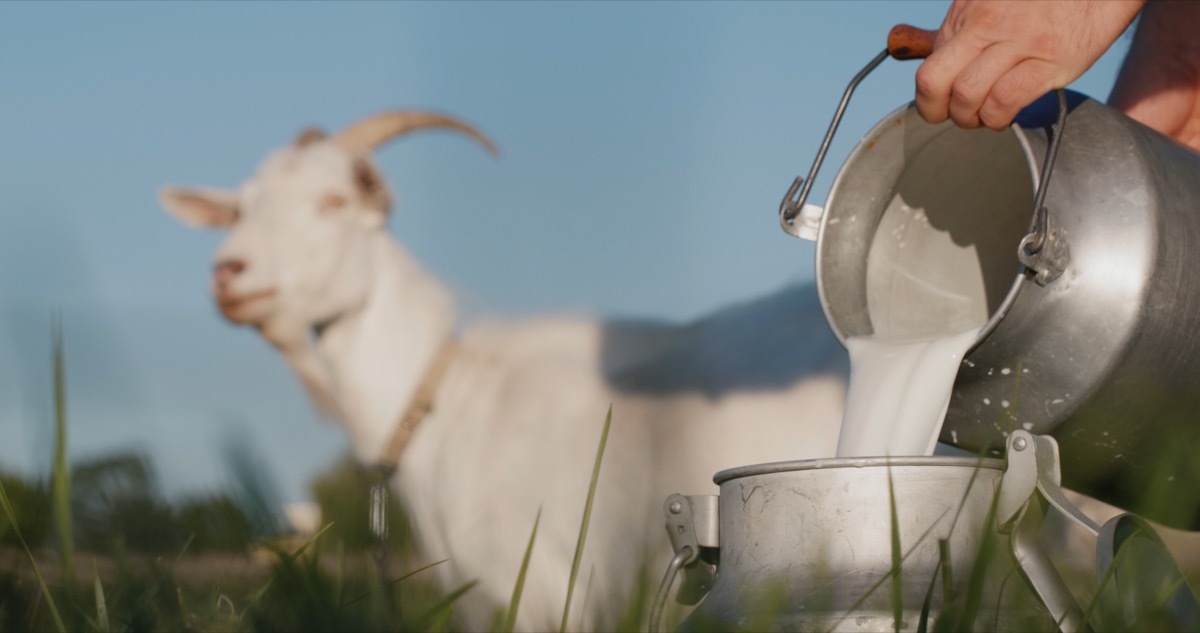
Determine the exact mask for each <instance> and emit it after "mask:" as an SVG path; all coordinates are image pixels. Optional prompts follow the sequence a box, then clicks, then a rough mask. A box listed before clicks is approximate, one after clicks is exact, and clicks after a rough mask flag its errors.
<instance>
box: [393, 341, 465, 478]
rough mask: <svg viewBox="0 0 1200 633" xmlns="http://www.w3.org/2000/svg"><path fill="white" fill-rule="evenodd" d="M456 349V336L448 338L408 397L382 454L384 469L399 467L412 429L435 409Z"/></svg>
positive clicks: (410, 437) (415, 429)
mask: <svg viewBox="0 0 1200 633" xmlns="http://www.w3.org/2000/svg"><path fill="white" fill-rule="evenodd" d="M457 351H458V345H457V343H455V341H454V338H453V337H450V338H447V339H446V341H445V342H444V343H442V346H441V348H439V349H438V351H437V355H435V356H434V357H433V360H432V361H430V363H429V367H427V368H426V369H425V375H424V377H422V378H421V382H420V384H418V385H417V390H416V391H414V392H413V396H412V399H411V400H409V401H408V408H407V409H405V410H404V415H402V416H400V421H399V422H398V423H397V424H396V429H395V430H394V431H392V436H391V438H390V439H388V443H387V446H385V447H384V449H383V453H382V454H381V455H380V456H379V461H378V462H377V465H378V466H379V467H381V468H383V469H384V470H385V471H388V472H391V471H395V470H396V467H397V466H398V465H399V464H400V456H401V455H402V454H403V453H404V449H405V447H407V446H408V442H409V440H411V439H412V436H413V433H416V431H417V427H418V426H420V425H421V422H423V421H424V420H425V417H426V416H428V415H429V413H430V412H431V411H433V405H434V397H435V396H436V395H437V390H438V387H439V386H441V384H442V378H443V377H444V376H445V375H446V370H447V369H448V368H449V367H450V363H451V361H453V360H454V356H455V354H456V352H457Z"/></svg>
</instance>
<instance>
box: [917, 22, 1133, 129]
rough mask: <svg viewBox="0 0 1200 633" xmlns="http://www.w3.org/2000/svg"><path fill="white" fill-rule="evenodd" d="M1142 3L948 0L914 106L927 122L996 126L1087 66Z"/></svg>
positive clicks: (920, 74)
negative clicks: (947, 7) (947, 8)
mask: <svg viewBox="0 0 1200 633" xmlns="http://www.w3.org/2000/svg"><path fill="white" fill-rule="evenodd" d="M1144 2H1145V0H1114V1H1110V2H1094V1H1092V0H1058V1H1039V2H1032V1H1027V0H1003V1H1001V0H954V2H953V3H952V4H951V5H950V9H949V11H947V13H946V18H945V20H944V21H943V22H942V26H941V28H940V29H939V30H938V34H937V40H936V42H935V43H934V49H933V54H932V55H930V56H929V57H928V58H927V59H926V60H925V61H924V62H923V63H922V64H921V67H920V68H918V69H917V81H916V84H917V99H916V101H917V112H918V113H920V115H921V117H922V118H923V119H925V120H926V121H928V122H930V123H939V122H941V121H945V120H946V119H947V118H950V119H953V120H954V122H955V123H957V124H958V125H959V126H961V127H965V128H977V127H981V126H986V127H989V128H992V129H996V130H999V129H1003V128H1005V127H1007V126H1008V124H1009V123H1011V122H1012V120H1013V117H1015V116H1016V115H1017V113H1018V112H1019V111H1020V110H1021V108H1023V107H1025V106H1027V105H1029V104H1030V103H1031V102H1033V100H1034V99H1036V98H1038V97H1040V96H1042V95H1043V94H1045V93H1046V92H1049V91H1050V90H1052V89H1054V88H1064V87H1066V86H1067V84H1069V83H1071V82H1072V81H1074V80H1075V79H1077V78H1078V77H1079V76H1080V75H1082V74H1083V73H1084V72H1085V71H1086V70H1087V69H1088V68H1090V67H1091V65H1092V64H1094V63H1095V62H1096V60H1097V59H1099V58H1100V56H1101V55H1103V54H1104V52H1105V51H1106V50H1108V47H1109V46H1111V45H1112V43H1113V42H1114V41H1115V40H1116V39H1117V37H1119V36H1120V35H1121V33H1122V32H1123V31H1124V30H1125V29H1126V28H1127V27H1128V26H1129V23H1130V22H1132V21H1133V18H1134V16H1136V15H1137V13H1138V11H1139V10H1140V9H1141V8H1142V4H1143V3H1144Z"/></svg>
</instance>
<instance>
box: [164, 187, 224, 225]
mask: <svg viewBox="0 0 1200 633" xmlns="http://www.w3.org/2000/svg"><path fill="white" fill-rule="evenodd" d="M158 200H159V202H160V203H161V204H162V206H163V208H164V209H166V210H167V212H168V213H170V214H171V215H173V216H175V218H176V219H178V220H179V221H180V222H183V223H184V224H186V225H187V226H190V227H192V228H205V229H210V228H219V227H228V226H232V225H233V223H234V222H236V221H237V219H238V215H239V214H240V212H239V210H238V199H237V194H236V193H234V192H232V191H225V190H222V189H180V188H177V187H170V186H168V187H163V188H162V190H160V191H159V192H158Z"/></svg>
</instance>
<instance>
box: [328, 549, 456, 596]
mask: <svg viewBox="0 0 1200 633" xmlns="http://www.w3.org/2000/svg"><path fill="white" fill-rule="evenodd" d="M449 560H450V559H449V558H443V559H442V560H439V561H437V562H436V563H429V564H428V565H425V566H424V567H418V568H417V569H414V570H412V571H410V572H408V573H407V574H404V575H403V576H401V577H399V578H395V579H392V580H389V581H388V583H387V585H386V586H388V587H391V586H393V585H395V584H396V583H398V582H400V581H401V580H406V579H408V578H412V577H413V576H416V575H417V574H419V573H421V572H423V571H425V570H426V569H430V568H432V567H437V566H438V565H441V564H442V563H445V562H448V561H449ZM369 597H371V594H369V593H364V594H362V595H360V596H358V597H357V598H355V599H353V600H350V601H349V602H347V603H346V604H345V606H347V607H348V606H350V605H352V604H354V603H356V602H361V601H363V600H366V599H367V598H369Z"/></svg>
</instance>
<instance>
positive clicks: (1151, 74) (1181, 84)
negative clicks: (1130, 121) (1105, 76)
mask: <svg viewBox="0 0 1200 633" xmlns="http://www.w3.org/2000/svg"><path fill="white" fill-rule="evenodd" d="M1197 28H1200V3H1193V2H1151V3H1149V4H1148V5H1146V9H1145V11H1143V12H1142V19H1141V21H1140V22H1139V23H1138V27H1137V33H1136V34H1135V35H1134V39H1133V44H1132V45H1131V46H1130V47H1129V54H1128V55H1126V57H1125V62H1124V63H1123V64H1122V66H1121V73H1120V74H1119V75H1118V76H1117V82H1116V84H1115V85H1114V86H1113V91H1112V94H1110V95H1109V97H1108V103H1109V105H1111V106H1112V107H1114V108H1116V109H1118V110H1121V111H1123V112H1124V113H1125V114H1127V115H1129V116H1130V117H1132V118H1134V119H1136V120H1138V121H1140V122H1141V123H1143V124H1145V125H1146V126H1148V127H1150V128H1153V129H1155V130H1158V131H1159V132H1161V133H1163V134H1165V135H1167V136H1169V137H1171V138H1173V139H1175V140H1176V141H1178V142H1179V143H1182V144H1184V145H1186V146H1188V147H1190V148H1191V149H1193V150H1195V151H1198V152H1200V42H1198V41H1197V38H1195V36H1194V34H1195V32H1196V30H1197Z"/></svg>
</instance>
